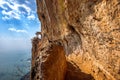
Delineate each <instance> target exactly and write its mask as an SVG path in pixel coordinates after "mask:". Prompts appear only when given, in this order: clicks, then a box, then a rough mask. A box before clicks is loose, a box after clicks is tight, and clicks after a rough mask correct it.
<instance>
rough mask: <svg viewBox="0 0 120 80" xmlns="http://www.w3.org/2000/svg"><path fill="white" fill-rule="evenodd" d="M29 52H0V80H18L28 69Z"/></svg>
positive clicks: (29, 63)
mask: <svg viewBox="0 0 120 80" xmlns="http://www.w3.org/2000/svg"><path fill="white" fill-rule="evenodd" d="M30 60H31V52H28V51H14V52H4V53H0V80H20V78H21V77H22V76H24V75H25V74H26V73H28V72H29V71H30V65H31V62H30Z"/></svg>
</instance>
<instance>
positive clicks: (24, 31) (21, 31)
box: [8, 28, 28, 33]
mask: <svg viewBox="0 0 120 80" xmlns="http://www.w3.org/2000/svg"><path fill="white" fill-rule="evenodd" d="M8 30H9V31H13V32H17V33H28V32H27V31H26V30H23V29H22V30H19V29H15V28H8Z"/></svg>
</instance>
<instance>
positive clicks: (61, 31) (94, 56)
mask: <svg viewBox="0 0 120 80" xmlns="http://www.w3.org/2000/svg"><path fill="white" fill-rule="evenodd" d="M37 12H38V16H39V19H40V21H41V26H42V27H41V29H42V30H41V39H38V38H34V39H33V48H32V69H31V80H94V79H95V80H120V0H37Z"/></svg>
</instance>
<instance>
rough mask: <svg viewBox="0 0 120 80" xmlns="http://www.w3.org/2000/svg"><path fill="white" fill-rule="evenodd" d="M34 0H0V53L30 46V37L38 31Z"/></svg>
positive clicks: (38, 24) (38, 25)
mask: <svg viewBox="0 0 120 80" xmlns="http://www.w3.org/2000/svg"><path fill="white" fill-rule="evenodd" d="M35 1H36V0H0V53H1V51H4V50H6V51H9V50H19V49H20V50H24V49H30V48H31V38H32V37H33V36H34V34H35V32H36V31H40V22H39V20H38V17H37V14H36V4H35V3H36V2H35Z"/></svg>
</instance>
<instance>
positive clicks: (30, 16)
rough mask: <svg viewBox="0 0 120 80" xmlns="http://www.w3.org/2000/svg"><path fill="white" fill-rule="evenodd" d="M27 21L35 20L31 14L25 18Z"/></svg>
mask: <svg viewBox="0 0 120 80" xmlns="http://www.w3.org/2000/svg"><path fill="white" fill-rule="evenodd" d="M27 18H28V19H29V20H34V19H35V15H34V14H31V15H29V16H28V17H27Z"/></svg>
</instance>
